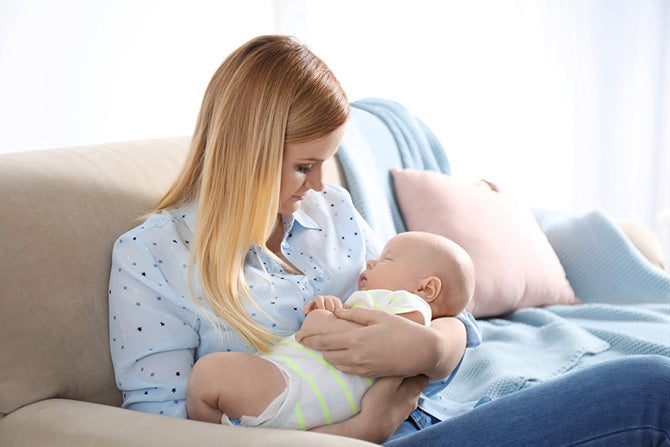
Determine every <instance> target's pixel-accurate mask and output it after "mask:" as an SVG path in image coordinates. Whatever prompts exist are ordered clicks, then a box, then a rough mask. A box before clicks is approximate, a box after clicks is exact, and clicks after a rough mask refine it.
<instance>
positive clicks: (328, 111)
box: [110, 36, 670, 445]
mask: <svg viewBox="0 0 670 447" xmlns="http://www.w3.org/2000/svg"><path fill="white" fill-rule="evenodd" d="M348 116H349V105H348V102H347V98H346V95H345V94H344V92H343V91H342V89H341V87H340V85H339V83H338V82H337V80H336V79H335V77H334V76H333V74H332V73H331V72H330V70H329V69H328V68H327V67H326V66H325V64H324V63H323V62H322V61H321V60H320V59H318V58H317V57H316V56H315V55H314V54H313V53H311V52H310V51H309V50H308V49H307V48H306V47H304V46H303V45H301V44H299V43H298V42H296V41H294V40H293V39H290V38H287V37H282V36H263V37H259V38H256V39H253V40H251V41H250V42H248V43H246V44H245V45H243V46H242V47H240V48H239V49H238V50H236V51H235V52H233V53H232V54H231V55H230V56H229V57H228V58H227V59H226V60H225V61H224V62H223V64H222V65H221V67H220V68H219V69H218V70H217V72H216V73H215V74H214V77H213V78H212V80H211V82H210V84H209V86H208V88H207V91H206V93H205V97H204V100H203V104H202V108H201V111H200V115H199V118H198V122H197V124H196V130H195V133H194V136H193V139H192V142H191V149H190V152H189V155H188V157H187V160H186V163H185V165H184V169H183V171H182V172H181V174H180V176H179V177H178V179H177V180H176V181H175V183H174V184H173V186H172V187H171V188H170V189H169V191H168V192H167V193H166V194H165V196H164V197H163V198H162V199H161V201H160V202H159V204H158V206H157V208H156V210H155V212H154V213H152V215H151V216H150V217H149V218H148V219H147V220H146V221H145V222H144V223H143V224H142V225H140V226H138V227H137V228H134V229H133V230H131V231H129V232H128V233H126V234H125V235H123V236H121V237H120V238H119V239H118V240H117V242H116V244H115V246H114V251H113V265H112V271H111V277H110V335H111V352H112V358H113V361H114V366H115V371H116V377H117V382H118V383H117V384H118V387H119V388H120V389H121V390H122V391H123V396H124V407H126V408H132V409H137V410H142V411H149V412H153V413H157V414H167V415H173V416H178V417H187V414H186V408H185V397H186V383H187V380H188V377H189V373H190V371H191V370H192V368H193V365H194V363H195V361H196V360H197V359H199V358H200V357H202V356H203V355H205V354H208V353H211V352H221V351H251V352H255V351H267V350H268V349H269V348H270V347H271V346H272V344H273V343H274V342H275V341H277V340H278V339H279V338H281V337H284V336H287V335H289V334H291V333H294V332H295V331H297V330H298V329H299V327H300V324H301V323H302V320H303V318H304V313H303V310H302V309H303V305H304V303H305V302H307V301H308V300H310V299H312V298H314V296H315V295H319V294H323V295H335V296H339V297H345V296H348V295H349V294H350V293H351V292H352V291H353V290H354V289H355V287H356V286H357V279H358V275H359V274H360V272H361V271H362V269H363V266H364V263H365V261H366V260H367V259H370V258H376V257H377V253H378V250H379V243H378V242H377V241H376V239H375V237H374V235H373V234H372V232H371V230H370V229H369V228H368V226H367V225H366V223H365V221H364V220H363V219H362V218H361V217H360V216H359V215H358V213H357V212H356V210H355V209H354V207H353V205H352V204H351V200H350V198H349V197H348V195H347V194H346V192H345V191H344V190H343V189H341V188H338V187H333V186H326V185H324V184H323V181H322V173H321V169H322V166H323V163H324V162H325V161H326V160H327V159H329V158H330V157H332V156H333V155H334V154H335V152H336V150H337V147H338V145H339V143H340V141H341V139H342V136H343V133H344V126H345V124H346V121H347V119H348ZM338 317H340V318H345V319H349V320H351V321H355V322H357V323H360V324H361V325H363V327H362V328H359V329H356V330H352V331H350V332H348V333H345V334H341V335H331V336H329V335H324V336H315V337H311V338H309V339H307V340H305V344H306V345H308V346H309V347H312V348H315V349H321V350H323V351H326V352H325V354H324V356H325V358H326V360H328V361H329V362H330V363H332V364H333V365H335V366H336V367H338V368H340V369H342V370H344V371H347V372H352V373H355V374H361V375H366V376H373V377H382V379H380V380H377V381H376V382H375V384H374V385H373V387H372V388H371V389H370V390H369V391H368V392H367V393H366V394H365V396H364V398H363V402H362V408H361V411H360V413H359V414H358V415H357V416H355V417H353V418H351V419H349V420H347V421H345V422H342V423H339V424H333V425H329V426H324V427H317V428H316V429H315V430H317V431H322V432H328V433H334V434H340V435H345V436H352V437H356V438H360V439H366V440H371V441H375V442H383V441H385V440H387V439H389V438H390V437H391V436H392V435H394V433H395V437H394V439H393V440H392V441H391V442H395V443H400V445H419V443H420V444H421V445H425V444H426V442H433V441H434V442H437V443H438V444H440V443H455V442H470V443H473V444H478V445H481V444H483V443H487V442H496V443H504V442H511V443H517V444H518V443H521V444H523V443H528V442H530V441H529V440H530V439H532V438H531V437H529V436H528V435H527V433H526V431H527V430H521V431H520V428H519V427H521V425H519V424H520V422H516V419H514V418H513V417H512V416H514V415H515V414H516V415H517V416H519V417H520V418H521V420H522V421H523V424H524V425H525V426H531V427H534V426H536V425H538V424H542V423H543V422H544V421H547V420H548V419H549V418H551V417H554V419H556V420H561V421H563V422H561V423H554V422H553V421H552V422H551V424H549V426H548V427H546V428H544V427H543V428H542V430H541V431H540V434H541V435H542V436H541V437H540V438H539V439H542V440H546V439H547V437H551V439H552V443H554V442H553V441H557V442H556V444H557V445H560V444H568V443H571V442H576V441H575V440H578V441H580V440H581V441H584V440H587V441H588V440H591V439H600V437H602V436H605V435H606V434H605V433H604V428H603V427H604V424H603V421H602V420H601V419H602V418H601V415H600V412H598V413H596V414H594V415H592V416H590V417H587V418H586V420H584V416H583V415H577V414H575V413H574V412H572V411H566V408H567V407H566V405H568V402H569V403H570V405H575V406H577V407H580V408H581V407H589V404H591V403H592V400H591V399H590V397H592V396H594V395H595V396H597V398H598V399H599V400H600V401H603V402H606V403H607V405H608V407H607V408H608V410H609V411H610V412H612V411H613V412H614V413H615V414H616V415H619V416H622V417H621V420H622V421H623V422H619V419H616V421H615V422H614V423H613V424H614V425H612V427H614V428H612V430H613V431H615V432H616V433H625V434H632V433H636V434H639V432H640V431H639V430H633V429H632V428H631V427H637V426H645V427H647V426H648V427H653V428H654V433H659V432H662V429H663V428H664V429H665V430H666V431H667V429H668V426H669V425H670V424H669V423H668V418H670V416H668V414H667V413H668V410H667V409H666V410H665V411H664V412H661V408H660V407H661V402H660V399H658V398H657V399H656V400H654V399H652V400H651V401H649V402H648V403H646V404H645V408H646V407H649V408H648V409H651V410H653V411H651V412H650V411H647V412H644V413H643V412H636V414H639V415H638V416H637V417H638V418H639V419H640V420H632V421H631V418H630V417H628V418H623V416H624V415H626V413H627V412H628V411H630V410H631V409H630V408H628V407H626V408H621V409H617V407H616V401H617V400H618V398H619V396H620V395H621V394H630V395H632V396H637V395H642V394H643V393H644V392H645V391H649V390H650V389H651V388H653V390H654V392H653V393H647V394H649V395H652V394H654V393H661V392H664V393H665V394H664V395H665V396H668V395H670V384H668V383H667V381H664V380H663V379H661V378H662V377H670V365H668V362H666V361H665V360H659V359H653V358H645V359H636V360H634V361H630V362H619V363H616V364H615V365H614V366H612V365H605V366H603V367H598V368H596V369H597V370H595V371H593V370H592V371H590V372H585V373H581V374H575V375H573V376H568V377H566V378H564V379H561V381H560V382H555V383H550V384H548V385H542V386H537V387H535V388H532V389H530V390H528V391H524V392H521V393H517V394H515V395H513V396H510V398H503V399H500V400H498V401H495V402H491V403H487V404H485V405H482V406H479V407H478V408H476V409H474V410H471V411H469V412H466V413H465V414H463V415H461V416H459V417H457V418H453V419H449V420H447V421H445V422H440V423H438V422H439V421H438V420H439V419H441V418H442V417H443V416H444V415H443V414H438V415H436V413H440V411H437V410H435V407H434V406H433V407H430V404H429V402H430V401H429V400H426V401H424V400H422V401H421V405H420V408H419V410H418V411H413V410H414V409H415V407H416V406H417V402H418V400H419V394H420V393H421V390H423V389H424V387H425V386H426V385H427V384H428V379H434V380H438V381H439V380H441V379H444V380H443V383H445V382H447V381H448V380H449V378H450V376H451V374H453V372H454V371H455V369H456V368H457V366H458V364H459V362H460V360H461V358H462V356H463V353H464V351H465V348H466V346H468V345H470V346H472V345H476V344H477V343H478V332H477V328H476V325H475V324H474V323H473V321H472V320H471V319H470V318H468V316H467V315H461V316H459V318H441V319H436V320H434V321H433V323H432V325H431V327H422V326H420V325H416V324H413V323H411V322H408V321H407V320H405V319H403V318H399V317H396V316H393V315H389V314H387V313H385V312H383V311H375V310H370V309H354V310H348V311H345V312H340V313H338ZM375 340H384V346H385V347H386V349H380V346H379V343H375ZM389 347H392V348H389ZM638 369H643V370H644V373H645V374H647V376H645V379H646V380H645V381H644V382H640V381H639V380H637V381H635V382H632V381H631V380H629V378H628V377H629V376H635V377H639V376H640V374H639V371H638ZM633 373H635V374H633ZM387 376H396V378H391V377H387ZM397 376H400V377H407V378H405V379H398V378H397ZM594 379H595V380H597V383H598V384H603V383H607V382H608V381H610V382H612V383H616V384H620V383H621V382H624V383H625V385H620V387H621V388H618V389H616V391H615V390H614V389H611V388H608V387H606V386H604V385H600V386H596V385H594V384H593V383H591V382H593V381H594ZM556 387H559V388H560V390H559V391H558V392H557V391H556ZM586 387H590V388H586ZM663 387H665V388H663ZM565 390H572V391H571V392H568V391H565ZM586 390H588V391H589V393H591V396H588V395H587V394H586ZM518 396H521V397H518ZM610 401H612V402H610ZM619 405H620V406H621V404H619ZM428 407H430V408H431V410H430V412H429V411H428V410H427V408H428ZM422 408H423V410H424V411H422ZM538 408H540V409H542V410H543V411H545V412H546V414H545V413H538ZM633 411H635V410H634V409H633ZM650 413H654V414H655V415H656V416H658V418H660V419H658V418H657V420H653V421H652V420H650V416H649V414H650ZM410 414H411V418H410V419H409V421H406V422H405V420H406V419H407V418H408V416H409V415H410ZM436 416H437V417H436ZM566 416H568V417H566ZM508 422H509V424H508ZM512 424H513V425H512ZM617 424H618V425H617ZM428 426H430V428H426V427H428ZM419 427H421V428H425V429H423V430H419ZM567 427H569V429H568V428H567ZM659 427H660V428H659ZM610 428H611V427H608V430H609V429H610ZM612 430H609V431H612ZM609 431H607V433H609ZM413 432H414V433H413ZM536 432H537V430H536V431H534V432H533V433H535V434H537V433H536ZM566 433H568V434H570V436H571V437H569V438H561V437H560V436H565V435H566ZM408 434H409V435H408ZM521 435H523V436H521ZM666 436H667V433H666ZM621 439H623V438H621ZM630 439H632V438H626V441H630ZM610 445H611V444H610Z"/></svg>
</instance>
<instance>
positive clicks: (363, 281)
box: [358, 272, 368, 290]
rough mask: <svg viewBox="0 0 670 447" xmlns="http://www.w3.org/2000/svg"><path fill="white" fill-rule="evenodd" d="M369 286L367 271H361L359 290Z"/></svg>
mask: <svg viewBox="0 0 670 447" xmlns="http://www.w3.org/2000/svg"><path fill="white" fill-rule="evenodd" d="M367 286H368V278H367V276H365V272H363V273H361V276H360V277H359V278H358V288H359V290H365V289H366V288H367Z"/></svg>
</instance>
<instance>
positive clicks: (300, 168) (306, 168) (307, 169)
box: [297, 165, 312, 174]
mask: <svg viewBox="0 0 670 447" xmlns="http://www.w3.org/2000/svg"><path fill="white" fill-rule="evenodd" d="M297 170H298V172H299V173H301V174H308V173H309V172H310V171H311V170H312V165H309V166H298V168H297Z"/></svg>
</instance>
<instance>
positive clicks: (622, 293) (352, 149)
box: [338, 99, 670, 402]
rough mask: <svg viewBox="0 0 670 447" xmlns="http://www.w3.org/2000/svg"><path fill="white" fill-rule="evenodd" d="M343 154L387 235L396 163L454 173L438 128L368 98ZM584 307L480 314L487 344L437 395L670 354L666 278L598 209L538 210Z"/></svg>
mask: <svg viewBox="0 0 670 447" xmlns="http://www.w3.org/2000/svg"><path fill="white" fill-rule="evenodd" d="M352 106H353V118H352V120H351V122H350V124H349V125H348V129H347V133H346V135H345V138H344V140H343V142H342V145H341V146H340V151H339V153H338V157H339V160H340V163H341V164H342V168H343V171H344V174H345V178H346V180H347V184H348V189H349V191H350V193H351V195H352V199H353V201H354V204H355V205H356V207H357V208H358V210H359V211H360V212H361V214H362V215H363V217H364V218H365V219H366V220H367V221H368V222H369V223H370V225H371V227H372V228H373V230H375V232H376V233H377V234H378V236H379V237H380V239H381V240H382V241H385V240H387V239H388V238H390V237H391V236H393V235H394V234H396V233H398V232H401V231H404V230H405V226H404V223H403V220H402V215H401V213H400V211H399V209H398V205H397V203H396V201H395V197H394V192H393V183H392V179H391V176H390V174H389V172H388V171H389V169H390V168H391V167H400V168H413V169H430V170H435V171H440V172H443V173H446V174H449V173H450V166H449V162H448V160H447V158H446V155H445V152H444V150H443V149H442V147H441V145H440V143H439V142H438V141H437V139H436V138H435V136H434V135H433V133H432V132H431V131H430V130H429V129H428V128H427V127H426V126H425V125H424V124H423V123H422V122H421V121H420V120H418V119H417V118H416V117H414V116H412V115H411V114H410V113H409V112H407V110H405V109H404V108H403V107H402V106H401V105H399V104H397V103H394V102H390V101H386V100H381V99H366V100H363V101H359V102H356V103H353V104H352ZM535 216H536V218H537V220H538V223H539V224H540V226H541V227H542V229H543V231H544V232H545V234H546V235H547V238H548V239H549V242H550V243H551V245H552V246H553V248H554V250H555V251H556V253H557V255H558V257H559V259H560V260H561V263H562V265H563V267H564V269H565V271H566V275H567V278H568V280H569V281H570V284H571V285H572V287H573V289H574V290H575V293H576V295H577V296H578V297H580V298H581V299H582V301H583V302H584V303H585V304H583V305H580V306H550V307H546V308H529V309H522V310H519V311H517V312H515V313H513V314H510V315H507V316H504V317H502V318H491V319H487V320H480V321H479V324H480V328H481V331H482V335H483V340H484V342H483V343H482V345H481V346H479V347H478V348H476V349H472V350H468V351H467V352H466V355H465V357H464V359H463V362H462V364H461V366H460V369H459V371H458V373H457V375H456V377H455V378H454V380H453V381H452V382H451V384H450V385H449V386H448V387H447V388H445V390H444V391H442V392H441V396H442V397H444V398H446V399H448V400H452V401H457V402H472V401H478V400H479V399H480V398H482V397H483V396H490V397H491V398H496V397H500V396H503V395H505V394H508V393H511V392H513V391H516V390H519V389H522V388H524V387H527V386H530V385H532V384H535V383H540V382H542V381H545V380H547V379H550V378H552V377H556V376H559V375H561V374H565V373H567V372H569V371H573V370H576V369H579V368H583V367H586V366H588V365H591V364H593V363H597V362H601V361H604V360H608V359H611V358H616V357H620V356H624V355H632V354H659V355H665V356H670V276H669V275H668V274H667V273H666V272H663V271H661V270H660V269H658V268H657V267H655V266H654V265H652V264H650V263H649V262H648V261H647V260H646V258H644V256H643V255H642V254H641V253H640V252H639V251H638V250H637V249H636V248H635V247H634V246H633V245H632V244H631V243H630V241H629V240H628V239H627V238H626V236H625V235H624V234H623V233H622V232H621V231H620V230H619V229H618V227H617V226H616V225H615V224H614V223H613V222H612V221H611V220H610V219H609V218H608V217H607V216H606V215H605V214H604V213H602V212H598V211H594V212H591V213H588V214H586V215H583V216H570V215H567V214H565V213H560V212H555V211H539V210H535Z"/></svg>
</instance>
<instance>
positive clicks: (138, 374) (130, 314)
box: [109, 231, 200, 418]
mask: <svg viewBox="0 0 670 447" xmlns="http://www.w3.org/2000/svg"><path fill="white" fill-rule="evenodd" d="M152 244H153V245H156V242H153V243H152V242H149V241H144V240H142V234H141V233H139V232H136V233H133V232H132V231H131V232H129V233H127V234H126V235H124V236H122V237H121V238H119V239H118V240H117V241H116V243H115V245H114V248H113V252H112V270H111V273H110V282H109V324H110V349H111V354H112V361H113V363H114V371H115V374H116V382H117V383H116V384H117V386H118V388H119V389H120V390H121V391H122V392H123V407H124V408H130V409H133V410H141V411H145V412H150V413H156V414H165V415H170V416H176V417H182V418H185V417H186V383H187V380H188V376H189V373H190V371H191V369H192V368H193V364H194V355H195V349H196V347H197V346H198V344H199V336H198V328H199V325H200V320H199V319H198V318H197V317H196V315H195V313H194V312H193V311H192V310H188V309H187V308H186V307H185V306H184V300H183V298H182V299H180V298H179V297H178V296H175V293H174V292H173V291H172V289H171V287H170V286H169V285H168V281H167V280H166V279H165V277H164V276H163V274H162V272H161V268H160V267H161V266H160V265H159V264H160V263H161V262H162V261H161V260H159V259H156V257H155V255H154V254H153V252H152V250H151V248H150V246H151V245H152Z"/></svg>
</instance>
